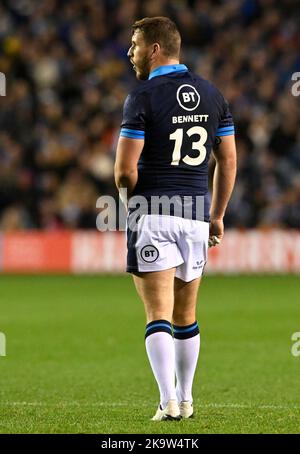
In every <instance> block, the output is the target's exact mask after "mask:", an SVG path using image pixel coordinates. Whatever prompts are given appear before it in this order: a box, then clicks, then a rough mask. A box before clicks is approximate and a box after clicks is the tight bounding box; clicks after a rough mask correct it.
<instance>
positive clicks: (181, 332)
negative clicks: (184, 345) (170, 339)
mask: <svg viewBox="0 0 300 454" xmlns="http://www.w3.org/2000/svg"><path fill="white" fill-rule="evenodd" d="M173 334H174V338H175V339H189V338H190V337H194V336H197V334H199V327H198V323H197V321H196V322H194V323H192V324H191V325H187V326H177V325H173Z"/></svg>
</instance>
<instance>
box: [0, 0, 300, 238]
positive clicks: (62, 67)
mask: <svg viewBox="0 0 300 454" xmlns="http://www.w3.org/2000/svg"><path fill="white" fill-rule="evenodd" d="M154 15H166V16H169V17H171V18H172V19H173V20H175V22H176V23H177V24H178V27H179V29H180V32H181V34H182V38H183V51H182V60H183V61H184V63H186V64H187V65H188V66H189V67H190V69H191V70H193V71H196V72H197V73H199V74H201V75H202V76H203V77H205V78H209V79H210V80H212V81H213V82H214V83H215V84H216V85H217V86H218V87H219V88H220V90H221V91H222V92H223V93H224V95H225V96H226V97H227V99H228V101H229V102H230V105H231V110H232V113H233V115H234V119H235V124H236V132H237V145H238V155H239V156H238V157H239V163H238V166H239V173H238V178H237V183H236V187H235V191H234V194H233V197H232V200H231V202H230V205H229V208H228V213H227V216H226V224H227V226H229V227H231V226H237V227H255V226H280V227H284V226H286V227H293V228H299V227H300V184H299V178H300V176H299V175H300V133H299V108H300V98H296V97H293V96H292V94H291V75H292V73H294V72H297V71H300V55H299V47H300V36H299V22H300V21H299V7H298V4H297V2H296V1H295V0H285V1H284V2H278V1H276V0H244V1H240V0H218V1H209V0H201V1H200V0H160V1H157V0H145V1H143V2H138V1H137V0H101V1H100V0H70V1H62V0H41V1H40V2H37V1H36V0H22V1H17V0H2V2H1V5H0V71H1V72H3V73H5V75H6V78H7V89H6V92H7V95H6V97H2V98H0V102H1V109H0V227H1V229H3V230H16V229H30V228H41V229H60V228H95V223H96V215H97V211H96V200H97V198H98V197H99V196H100V195H102V194H111V195H113V196H116V190H115V187H114V181H113V162H114V152H115V146H116V141H117V137H118V133H119V125H120V121H121V116H122V105H123V102H124V99H125V97H126V95H127V93H128V91H129V90H130V89H132V88H133V87H134V85H135V83H136V81H135V75H134V73H133V71H132V70H131V67H130V65H129V64H128V60H127V57H126V53H127V50H128V47H129V45H130V36H131V29H130V26H131V24H132V23H133V22H134V21H135V20H136V19H138V18H141V17H144V16H154ZM212 168H213V162H212Z"/></svg>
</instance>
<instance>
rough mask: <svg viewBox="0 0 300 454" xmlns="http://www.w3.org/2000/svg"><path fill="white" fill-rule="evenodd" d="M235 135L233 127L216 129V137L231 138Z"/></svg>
mask: <svg viewBox="0 0 300 454" xmlns="http://www.w3.org/2000/svg"><path fill="white" fill-rule="evenodd" d="M234 133H235V131H234V126H233V125H232V126H224V127H222V128H218V129H217V132H216V136H219V137H222V136H231V135H233V134H234Z"/></svg>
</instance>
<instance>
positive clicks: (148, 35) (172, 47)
mask: <svg viewBox="0 0 300 454" xmlns="http://www.w3.org/2000/svg"><path fill="white" fill-rule="evenodd" d="M137 30H140V31H141V32H142V33H143V36H144V39H145V42H146V44H148V45H149V44H153V43H159V44H160V46H161V48H162V51H163V53H164V54H165V55H166V56H167V57H179V53H180V44H181V37H180V33H179V31H178V29H177V27H176V25H175V24H174V22H173V21H172V20H171V19H169V18H168V17H163V16H157V17H144V19H141V20H138V21H136V22H135V23H134V24H133V26H132V32H133V33H134V32H135V31H137Z"/></svg>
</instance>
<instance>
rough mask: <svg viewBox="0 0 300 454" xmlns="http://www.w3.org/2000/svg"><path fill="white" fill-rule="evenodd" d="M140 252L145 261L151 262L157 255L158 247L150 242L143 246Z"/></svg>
mask: <svg viewBox="0 0 300 454" xmlns="http://www.w3.org/2000/svg"><path fill="white" fill-rule="evenodd" d="M140 254H141V257H142V259H143V260H144V262H147V263H153V262H155V261H156V260H157V259H158V257H159V252H158V249H157V248H156V247H155V246H152V244H147V246H144V247H143V248H142V250H141V253H140Z"/></svg>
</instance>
